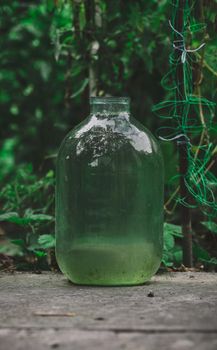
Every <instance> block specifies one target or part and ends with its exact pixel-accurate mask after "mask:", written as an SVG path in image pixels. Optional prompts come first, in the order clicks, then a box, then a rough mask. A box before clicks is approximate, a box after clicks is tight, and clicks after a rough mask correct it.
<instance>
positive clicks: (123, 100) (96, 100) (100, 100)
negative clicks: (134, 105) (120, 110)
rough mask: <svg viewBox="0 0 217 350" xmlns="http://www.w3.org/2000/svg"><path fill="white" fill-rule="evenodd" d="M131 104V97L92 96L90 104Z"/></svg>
mask: <svg viewBox="0 0 217 350" xmlns="http://www.w3.org/2000/svg"><path fill="white" fill-rule="evenodd" d="M110 103H111V104H129V103H130V98H129V97H98V96H97V97H95V96H94V97H90V104H91V105H92V104H110Z"/></svg>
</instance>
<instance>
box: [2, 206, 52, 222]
mask: <svg viewBox="0 0 217 350" xmlns="http://www.w3.org/2000/svg"><path fill="white" fill-rule="evenodd" d="M53 220H54V218H53V216H51V215H46V214H32V212H31V211H30V210H27V211H26V214H25V216H24V217H20V216H19V215H18V213H16V212H9V213H5V214H1V215H0V221H8V222H12V223H14V224H17V225H28V224H30V223H33V222H43V221H53Z"/></svg>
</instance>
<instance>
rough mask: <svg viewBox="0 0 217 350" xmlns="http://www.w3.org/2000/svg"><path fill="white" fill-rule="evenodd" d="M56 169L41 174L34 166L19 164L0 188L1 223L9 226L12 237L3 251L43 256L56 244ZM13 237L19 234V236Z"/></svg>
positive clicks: (1, 249)
mask: <svg viewBox="0 0 217 350" xmlns="http://www.w3.org/2000/svg"><path fill="white" fill-rule="evenodd" d="M54 184H55V183H54V172H53V171H52V170H50V171H48V172H47V173H46V174H45V175H44V176H43V177H41V178H39V177H38V176H36V175H35V174H34V173H33V170H32V166H31V165H27V166H23V167H20V168H18V170H17V173H16V175H14V176H13V177H12V178H11V179H10V183H8V184H6V185H5V186H4V187H3V189H2V190H1V192H0V201H1V203H2V213H0V223H1V224H2V227H5V226H6V227H8V229H7V230H8V236H9V238H11V239H9V240H6V241H4V242H3V244H2V246H1V247H0V252H1V253H4V254H7V255H10V256H25V255H28V254H30V253H31V254H34V255H35V257H37V258H41V257H44V256H45V255H46V253H45V251H44V250H46V249H48V248H52V247H54V238H53V240H52V239H51V238H52V237H53V232H54ZM13 237H16V238H15V239H14V238H13Z"/></svg>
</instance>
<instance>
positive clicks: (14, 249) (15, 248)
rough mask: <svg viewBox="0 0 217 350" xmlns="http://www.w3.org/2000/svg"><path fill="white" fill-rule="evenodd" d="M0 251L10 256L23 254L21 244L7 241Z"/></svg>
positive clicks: (0, 247)
mask: <svg viewBox="0 0 217 350" xmlns="http://www.w3.org/2000/svg"><path fill="white" fill-rule="evenodd" d="M0 253H2V254H6V255H9V256H23V249H22V247H21V246H20V245H17V244H13V243H12V242H11V241H7V242H4V243H3V244H2V245H1V246H0Z"/></svg>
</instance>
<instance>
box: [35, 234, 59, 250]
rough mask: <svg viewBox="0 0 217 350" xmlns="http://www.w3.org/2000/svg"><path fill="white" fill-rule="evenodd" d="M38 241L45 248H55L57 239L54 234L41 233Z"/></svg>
mask: <svg viewBox="0 0 217 350" xmlns="http://www.w3.org/2000/svg"><path fill="white" fill-rule="evenodd" d="M38 243H39V244H40V245H41V247H42V248H44V249H48V248H53V247H55V244H56V239H55V237H54V236H53V235H41V236H40V237H39V238H38Z"/></svg>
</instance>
